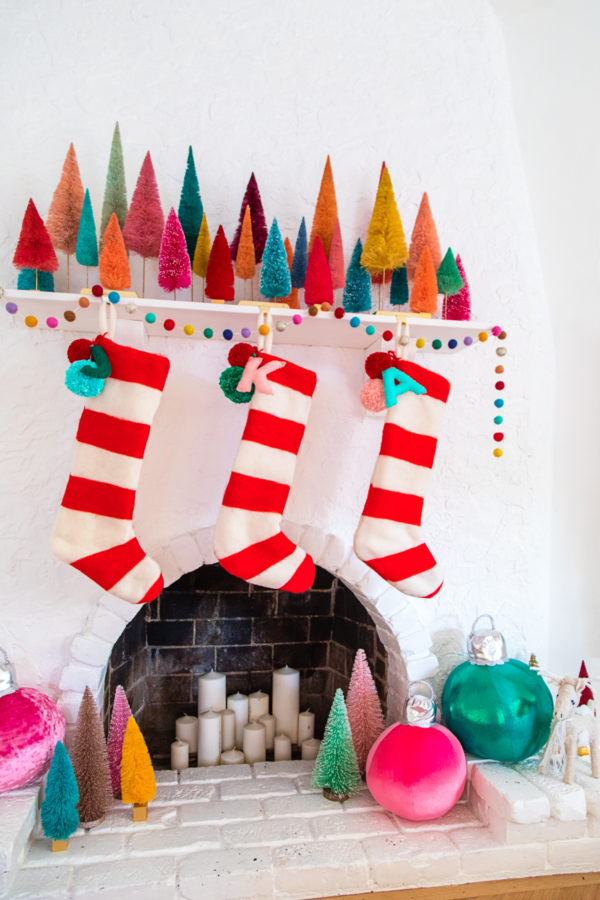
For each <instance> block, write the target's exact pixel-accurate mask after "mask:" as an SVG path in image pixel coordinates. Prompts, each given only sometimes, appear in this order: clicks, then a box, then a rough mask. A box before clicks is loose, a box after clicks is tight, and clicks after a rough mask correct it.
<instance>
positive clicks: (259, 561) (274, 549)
mask: <svg viewBox="0 0 600 900" xmlns="http://www.w3.org/2000/svg"><path fill="white" fill-rule="evenodd" d="M295 549H296V545H295V544H294V542H293V541H290V539H289V538H288V537H286V536H285V534H283V532H282V531H279V532H278V533H277V534H274V535H273V537H270V538H267V539H266V540H264V541H257V543H256V544H250V546H249V547H245V548H244V549H243V550H240V551H239V552H238V553H232V554H230V556H225V557H223V558H222V559H220V560H219V562H220V563H221V565H222V566H223V568H224V569H225V571H226V572H230V573H231V574H232V575H237V577H238V578H243V579H244V581H249V580H250V579H251V578H254V577H255V576H256V575H260V573H261V572H264V571H265V570H266V569H270V568H271V566H274V565H275V564H276V563H278V562H281V560H282V559H285V558H286V557H287V556H291V555H292V553H293V552H294V550H295ZM313 578H314V574H313ZM288 590H291V588H288Z"/></svg>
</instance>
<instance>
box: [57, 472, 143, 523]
mask: <svg viewBox="0 0 600 900" xmlns="http://www.w3.org/2000/svg"><path fill="white" fill-rule="evenodd" d="M134 504H135V491H132V490H130V489H129V488H123V487H118V486H117V485H116V484H109V483H108V482H106V481H94V480H92V479H91V478H80V477H79V476H78V475H69V480H68V482H67V487H66V490H65V495H64V497H63V499H62V506H64V507H66V508H67V509H76V510H77V511H78V512H87V513H93V514H94V515H96V516H110V518H111V519H131V518H132V516H133V507H134Z"/></svg>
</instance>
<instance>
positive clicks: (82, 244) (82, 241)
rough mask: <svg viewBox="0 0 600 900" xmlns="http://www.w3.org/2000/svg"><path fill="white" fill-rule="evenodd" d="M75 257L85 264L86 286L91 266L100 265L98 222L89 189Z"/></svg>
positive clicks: (81, 263)
mask: <svg viewBox="0 0 600 900" xmlns="http://www.w3.org/2000/svg"><path fill="white" fill-rule="evenodd" d="M75 259H76V260H77V262H78V263H79V265H80V266H85V286H86V287H87V286H88V281H89V271H90V266H97V265H98V238H97V236H96V223H95V221H94V211H93V209H92V201H91V199H90V192H89V190H87V188H86V191H85V196H84V198H83V206H82V207H81V218H80V219H79V229H78V231H77V244H76V246H75Z"/></svg>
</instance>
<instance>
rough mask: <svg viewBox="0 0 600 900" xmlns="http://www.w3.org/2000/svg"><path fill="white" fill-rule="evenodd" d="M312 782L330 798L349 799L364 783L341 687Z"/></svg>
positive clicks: (331, 710)
mask: <svg viewBox="0 0 600 900" xmlns="http://www.w3.org/2000/svg"><path fill="white" fill-rule="evenodd" d="M313 784H314V786H315V787H319V788H323V796H324V797H326V798H327V799H328V800H338V801H341V800H347V799H348V797H349V796H350V794H352V793H354V792H355V791H357V790H358V789H359V787H360V785H361V778H360V772H359V770H358V764H357V762H356V753H355V751H354V745H353V743H352V733H351V731H350V723H349V722H348V713H347V711H346V704H345V703H344V695H343V693H342V690H341V688H338V689H337V691H336V692H335V697H334V698H333V703H332V704H331V709H330V711H329V717H328V719H327V724H326V725H325V733H324V735H323V740H322V741H321V746H320V748H319V754H318V756H317V759H316V761H315V767H314V770H313Z"/></svg>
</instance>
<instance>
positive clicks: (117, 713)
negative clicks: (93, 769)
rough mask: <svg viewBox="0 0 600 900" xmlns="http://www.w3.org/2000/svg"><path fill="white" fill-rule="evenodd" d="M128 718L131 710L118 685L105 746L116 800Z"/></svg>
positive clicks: (119, 792) (118, 791)
mask: <svg viewBox="0 0 600 900" xmlns="http://www.w3.org/2000/svg"><path fill="white" fill-rule="evenodd" d="M130 716H131V709H130V707H129V703H128V702H127V697H126V695H125V691H124V690H123V688H122V687H121V685H120V684H119V685H117V689H116V691H115V701H114V704H113V711H112V716H111V717H110V726H109V729H108V742H107V745H106V749H107V751H108V765H109V766H110V780H111V783H112V790H113V795H114V796H115V797H117V798H119V797H120V796H121V757H122V756H123V738H124V737H125V729H126V728H127V721H128V719H129V717H130Z"/></svg>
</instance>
